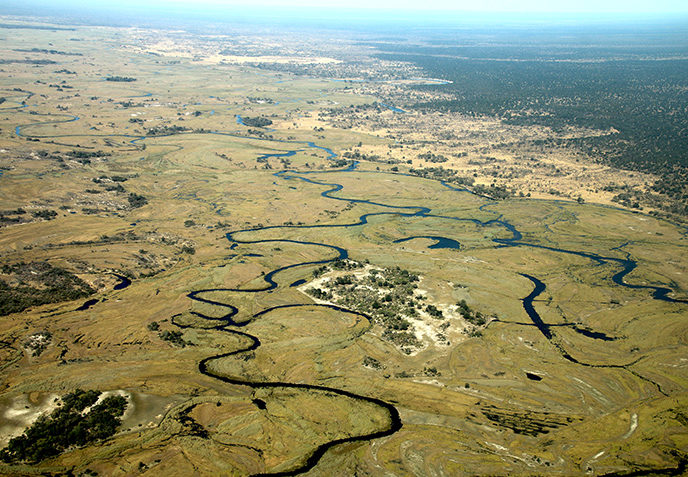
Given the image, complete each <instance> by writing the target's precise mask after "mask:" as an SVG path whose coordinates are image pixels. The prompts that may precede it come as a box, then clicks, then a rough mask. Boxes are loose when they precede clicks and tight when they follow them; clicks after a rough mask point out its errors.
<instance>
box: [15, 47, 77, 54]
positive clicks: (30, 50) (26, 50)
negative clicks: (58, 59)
mask: <svg viewBox="0 0 688 477" xmlns="http://www.w3.org/2000/svg"><path fill="white" fill-rule="evenodd" d="M14 51H19V52H22V53H45V54H47V55H64V56H84V55H83V53H70V52H68V51H59V50H47V49H45V48H17V49H15V50H14Z"/></svg>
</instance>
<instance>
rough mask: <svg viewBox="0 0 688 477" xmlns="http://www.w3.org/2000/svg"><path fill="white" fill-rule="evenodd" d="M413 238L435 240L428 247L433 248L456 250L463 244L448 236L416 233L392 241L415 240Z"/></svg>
mask: <svg viewBox="0 0 688 477" xmlns="http://www.w3.org/2000/svg"><path fill="white" fill-rule="evenodd" d="M413 239H429V240H434V241H435V243H434V244H432V245H430V246H429V247H428V248H432V249H438V248H449V249H454V250H460V249H461V244H460V243H459V242H457V241H456V240H454V239H450V238H447V237H440V236H437V235H416V236H414V237H407V238H402V239H399V240H394V241H393V242H392V243H402V242H408V241H409V240H413Z"/></svg>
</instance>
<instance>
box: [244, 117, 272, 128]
mask: <svg viewBox="0 0 688 477" xmlns="http://www.w3.org/2000/svg"><path fill="white" fill-rule="evenodd" d="M241 122H242V123H244V126H249V127H252V128H264V127H266V126H270V125H271V124H272V121H271V120H270V119H268V118H263V117H261V116H256V117H242V118H241Z"/></svg>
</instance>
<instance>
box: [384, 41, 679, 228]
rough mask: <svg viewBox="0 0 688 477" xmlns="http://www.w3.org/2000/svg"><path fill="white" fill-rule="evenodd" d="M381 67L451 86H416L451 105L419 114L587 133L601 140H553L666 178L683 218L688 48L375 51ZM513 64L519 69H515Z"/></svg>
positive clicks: (670, 207) (659, 186)
mask: <svg viewBox="0 0 688 477" xmlns="http://www.w3.org/2000/svg"><path fill="white" fill-rule="evenodd" d="M378 47H379V48H381V49H384V50H385V51H387V52H393V53H384V54H380V55H378V56H380V57H381V58H383V59H386V60H396V61H409V62H412V63H415V64H416V65H418V66H420V67H422V68H424V69H425V71H426V73H427V74H428V75H430V76H432V77H436V78H443V79H447V80H451V81H453V83H452V84H447V85H441V86H418V87H417V88H419V89H422V90H426V91H437V92H442V93H449V94H450V96H451V97H450V98H448V99H447V98H444V99H441V100H436V101H426V102H421V103H418V104H416V105H415V107H416V108H418V109H421V110H440V111H455V112H460V113H463V114H468V115H472V116H483V115H485V116H493V117H498V118H500V119H502V120H503V121H504V122H505V123H508V124H514V125H544V126H549V127H551V128H553V129H554V130H555V131H562V130H564V129H565V128H567V127H568V126H576V127H584V128H591V129H594V130H597V131H599V132H601V133H602V134H601V135H590V136H589V137H584V138H578V139H569V140H563V139H559V140H557V139H555V138H553V141H557V142H560V143H562V142H564V143H568V144H570V145H574V146H576V147H579V148H581V149H582V150H584V151H585V152H587V153H588V154H589V155H590V156H591V157H592V158H593V159H595V160H599V161H601V162H604V163H607V164H610V165H614V166H617V167H620V168H624V169H630V170H638V171H644V172H651V173H655V174H658V175H660V176H661V177H662V179H661V180H660V181H658V182H657V183H656V184H655V185H654V187H653V189H654V192H659V193H661V194H663V195H665V196H666V197H668V198H670V203H669V204H665V207H664V208H665V210H667V211H669V212H672V213H675V214H679V215H688V206H686V200H687V199H688V152H687V151H688V60H687V59H671V58H677V57H679V56H683V57H684V58H685V57H687V56H688V46H686V47H685V48H681V47H680V46H677V47H675V48H672V49H671V50H670V51H665V50H666V48H662V47H659V46H658V47H656V48H653V47H652V46H646V47H643V48H639V47H634V48H629V49H624V48H623V47H622V46H615V47H613V48H612V47H610V48H607V49H605V48H602V47H596V48H592V47H589V48H577V47H571V48H566V49H561V48H560V49H557V48H543V49H538V48H532V47H531V48H528V47H517V46H514V47H505V46H500V47H494V48H492V47H446V46H445V47H439V46H408V45H406V46H404V45H393V44H387V43H385V44H384V45H378ZM515 60H519V61H515Z"/></svg>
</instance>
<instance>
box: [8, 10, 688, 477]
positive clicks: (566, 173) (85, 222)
mask: <svg viewBox="0 0 688 477" xmlns="http://www.w3.org/2000/svg"><path fill="white" fill-rule="evenodd" d="M19 26H21V27H22V28H18V27H19ZM309 34H310V35H311V36H309V37H305V36H303V35H302V34H296V33H291V34H288V33H285V34H284V35H277V34H275V33H261V32H254V33H250V32H248V31H244V30H239V29H237V30H236V31H232V33H231V34H227V33H219V32H208V33H206V34H191V33H186V32H184V31H166V30H150V29H142V28H115V27H85V26H71V25H59V26H58V25H50V24H46V23H37V22H28V23H27V22H20V21H18V20H16V19H5V20H4V21H3V24H2V25H0V49H1V50H2V55H1V57H2V60H1V61H0V98H2V100H0V168H1V171H2V175H1V176H0V296H2V303H1V304H0V306H1V307H2V315H3V316H2V317H0V368H1V369H2V377H1V381H0V412H1V413H2V420H0V446H2V447H6V446H9V447H7V448H8V449H10V450H9V451H7V452H5V453H3V454H2V455H0V457H2V458H3V461H4V462H3V463H1V464H0V473H2V474H3V475H46V474H48V475H65V474H67V473H71V475H138V474H143V475H151V476H154V475H180V476H181V475H254V474H279V475H292V474H296V473H302V472H304V473H307V474H309V475H418V476H425V475H462V474H470V475H475V474H478V475H577V474H583V473H590V474H593V475H605V474H612V475H624V474H626V473H630V472H635V473H634V474H633V475H644V474H645V473H646V474H648V475H650V474H651V473H652V472H660V473H665V474H672V473H673V474H676V475H678V474H681V473H683V472H685V468H686V463H687V462H688V460H687V459H688V457H687V453H688V427H687V426H688V357H687V356H688V354H687V351H688V348H687V347H686V341H687V340H688V293H687V290H688V258H687V257H688V254H687V253H686V250H687V249H686V247H687V245H688V238H687V236H686V228H685V226H683V225H680V223H679V222H677V221H678V220H681V217H680V214H675V216H670V217H669V216H667V217H669V218H670V219H672V220H674V219H676V221H671V220H667V219H666V218H664V217H661V216H660V215H662V213H659V212H661V211H662V210H664V212H666V211H667V210H668V209H666V208H665V209H662V208H661V207H659V206H658V207H655V208H653V206H652V204H649V205H647V204H646V205H645V210H643V211H642V212H641V211H639V209H640V208H641V207H640V206H638V207H633V205H634V204H628V205H629V206H628V207H619V205H624V204H619V201H618V200H614V201H612V199H613V198H614V197H615V194H617V192H618V190H619V189H618V187H620V185H625V186H628V187H634V188H638V189H639V190H640V189H642V190H646V189H647V190H649V189H650V188H651V186H652V184H653V183H656V181H657V180H659V177H660V176H658V175H655V172H653V171H647V170H628V168H627V169H620V168H619V167H617V166H616V165H615V164H611V163H609V162H605V161H601V160H599V159H600V158H599V157H596V156H595V151H594V150H590V149H586V148H584V147H579V146H580V144H581V143H585V142H586V141H591V140H592V139H591V138H600V137H606V136H607V135H610V134H614V131H612V130H611V129H610V128H607V127H606V125H605V126H604V127H596V126H595V125H593V124H580V123H575V122H574V123H571V124H570V125H568V126H566V127H563V126H562V125H558V127H557V128H553V127H550V126H547V125H541V124H533V123H528V122H523V121H521V122H517V121H516V122H514V121H511V122H508V121H504V120H503V118H499V117H496V116H491V115H489V114H480V115H468V114H465V112H462V111H459V110H456V109H454V110H452V109H451V108H444V109H442V110H440V109H437V110H432V108H431V105H432V104H439V103H441V102H442V101H450V100H451V98H450V95H451V94H453V93H452V92H454V91H455V90H456V87H457V85H456V83H448V82H446V81H442V80H441V79H439V78H434V77H433V76H435V75H433V74H432V73H431V72H430V71H429V70H424V69H423V68H422V66H419V65H417V64H413V63H412V62H406V61H401V60H399V58H398V57H396V56H395V57H394V58H386V57H384V55H383V57H380V56H379V55H375V54H374V52H371V51H370V50H369V49H368V47H367V46H366V45H364V44H361V43H360V42H358V41H354V40H351V39H348V38H347V37H345V36H342V37H338V36H334V37H332V36H318V34H316V33H313V32H310V33H309ZM364 46H365V47H364ZM443 84H444V85H446V86H451V88H449V89H448V90H447V91H443V90H442V85H443ZM414 104H416V105H419V104H422V105H423V106H422V108H413V107H411V106H413V105H414ZM429 105H430V106H429ZM576 145H578V146H576ZM610 184H614V186H615V187H617V188H616V189H615V188H613V187H608V186H610ZM605 187H607V188H606V189H605ZM647 211H655V212H657V211H659V212H658V213H656V214H654V215H650V214H646V213H645V212H647ZM667 213H668V212H667ZM672 213H673V212H672ZM75 390H97V391H99V392H102V393H103V394H102V397H101V398H99V399H101V400H100V401H97V402H98V403H101V404H100V405H101V407H103V406H104V407H106V408H107V406H105V405H103V404H102V403H106V404H107V403H110V404H109V406H110V408H111V409H112V410H113V416H114V417H113V418H112V419H114V420H110V421H107V422H110V423H116V424H117V425H116V429H115V428H114V427H113V428H112V429H113V430H112V432H106V431H107V429H105V427H107V426H101V425H100V424H98V422H99V421H97V420H96V419H95V418H93V419H91V420H89V419H88V418H87V419H85V421H87V424H83V425H82V427H80V429H82V430H83V432H84V435H86V434H88V435H89V436H91V438H89V439H90V440H87V439H86V438H85V437H83V435H74V436H71V435H70V436H71V437H74V439H73V440H71V441H69V442H66V443H60V445H62V447H61V449H62V448H63V452H61V453H58V454H50V453H47V451H46V449H47V448H51V446H53V447H52V448H54V446H55V445H56V444H55V443H54V441H51V439H56V438H55V437H54V436H52V437H51V436H48V435H38V437H37V438H36V442H34V444H32V446H33V447H30V446H28V444H27V445H26V446H24V447H21V448H19V447H17V446H18V444H15V447H12V445H11V443H12V442H13V441H12V439H13V438H16V437H17V436H21V435H22V433H24V432H25V431H26V432H27V434H26V435H27V436H29V434H31V432H29V431H27V429H30V428H31V426H32V425H34V424H35V422H36V420H37V419H38V423H39V424H43V425H45V426H47V424H46V419H47V418H46V416H49V415H51V413H53V414H52V415H53V416H54V417H53V421H50V422H49V424H51V425H54V426H55V427H53V428H56V427H57V426H58V424H59V423H60V422H76V421H69V419H78V418H80V417H79V416H81V417H83V416H88V415H89V414H91V413H93V412H94V411H93V410H91V411H89V410H90V409H100V408H98V404H95V405H94V402H95V399H96V397H95V396H96V394H97V393H96V394H88V393H86V394H85V395H88V396H90V397H89V399H91V398H92V399H91V400H90V401H88V402H86V401H83V400H82V401H83V402H82V401H79V403H80V404H79V406H81V407H79V406H77V405H74V406H75V407H74V409H76V410H74V411H73V412H72V410H71V409H72V408H70V406H71V405H72V404H73V401H75V399H76V398H74V396H80V394H79V393H76V394H70V393H74V392H75ZM65 396H68V397H67V398H65ZM69 396H71V397H69ZM103 397H105V399H104V400H103V399H102V398H103ZM108 397H109V398H108ZM121 398H124V399H125V400H126V406H125V407H124V408H122V407H121V406H123V404H122V399H121ZM84 399H85V398H84ZM108 399H110V400H109V401H108ZM117 399H119V400H117ZM65 400H66V401H65ZM65 403H66V404H65ZM77 404H78V403H77ZM87 404H88V406H87ZM59 409H63V413H62V415H58V414H59V412H58V411H56V410H59ZM83 409H86V410H83ZM67 411H69V412H71V414H69V413H68V412H67ZM56 413H57V414H56ZM80 413H83V415H82V414H80ZM39 416H43V417H39ZM58 417H59V418H60V419H62V421H59V420H58ZM103 419H105V418H103ZM88 426H92V428H93V429H96V430H97V431H98V432H91V431H92V430H93V429H91V428H89V427H88ZM46 428H47V427H46ZM51 429H52V428H51ZM104 429H105V430H104ZM68 430H69V429H68ZM89 432H91V434H89ZM36 433H38V431H36ZM58 434H59V433H58ZM67 434H69V432H67ZM29 437H30V436H29ZM41 439H43V440H42V441H41ZM14 442H15V443H16V442H18V441H14ZM22 442H24V441H22ZM27 442H28V441H27ZM13 449H14V450H13ZM280 473H281V474H280Z"/></svg>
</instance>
